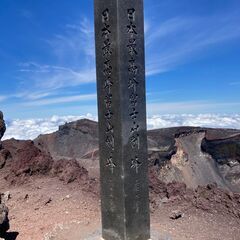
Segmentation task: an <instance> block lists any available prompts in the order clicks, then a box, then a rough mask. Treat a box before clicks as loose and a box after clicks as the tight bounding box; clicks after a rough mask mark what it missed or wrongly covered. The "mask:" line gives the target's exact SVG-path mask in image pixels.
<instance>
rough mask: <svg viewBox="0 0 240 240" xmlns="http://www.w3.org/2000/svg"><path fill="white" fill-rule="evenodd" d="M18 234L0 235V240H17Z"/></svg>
mask: <svg viewBox="0 0 240 240" xmlns="http://www.w3.org/2000/svg"><path fill="white" fill-rule="evenodd" d="M18 234H19V233H18V232H7V233H5V234H4V235H0V239H4V240H15V239H17V236H18Z"/></svg>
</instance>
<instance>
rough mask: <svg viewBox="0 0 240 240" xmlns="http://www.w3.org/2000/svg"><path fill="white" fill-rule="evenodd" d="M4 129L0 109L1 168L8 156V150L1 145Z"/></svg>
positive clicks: (0, 143)
mask: <svg viewBox="0 0 240 240" xmlns="http://www.w3.org/2000/svg"><path fill="white" fill-rule="evenodd" d="M5 131H6V125H5V122H4V119H3V113H2V112H1V111H0V169H1V168H3V167H4V166H5V164H6V161H7V159H8V158H9V152H8V151H7V150H5V149H3V147H2V142H1V139H2V137H3V135H4V133H5Z"/></svg>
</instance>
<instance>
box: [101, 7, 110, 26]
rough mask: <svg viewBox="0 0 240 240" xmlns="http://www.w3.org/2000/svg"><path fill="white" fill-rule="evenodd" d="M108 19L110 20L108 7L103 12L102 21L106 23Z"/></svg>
mask: <svg viewBox="0 0 240 240" xmlns="http://www.w3.org/2000/svg"><path fill="white" fill-rule="evenodd" d="M108 21H109V10H108V8H107V9H105V10H104V11H103V12H102V22H103V23H105V22H108Z"/></svg>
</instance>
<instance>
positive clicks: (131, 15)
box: [128, 8, 135, 21]
mask: <svg viewBox="0 0 240 240" xmlns="http://www.w3.org/2000/svg"><path fill="white" fill-rule="evenodd" d="M128 19H129V20H130V21H135V9H134V8H130V9H128Z"/></svg>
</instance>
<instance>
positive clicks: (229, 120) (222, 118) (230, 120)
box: [148, 114, 240, 129]
mask: <svg viewBox="0 0 240 240" xmlns="http://www.w3.org/2000/svg"><path fill="white" fill-rule="evenodd" d="M177 126H197V127H210V128H236V129H240V114H233V115H224V114H223V115H220V114H198V115H195V114H180V115H178V114H177V115H176V114H166V115H154V116H152V117H150V118H148V128H149V129H155V128H167V127H177Z"/></svg>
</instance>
